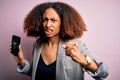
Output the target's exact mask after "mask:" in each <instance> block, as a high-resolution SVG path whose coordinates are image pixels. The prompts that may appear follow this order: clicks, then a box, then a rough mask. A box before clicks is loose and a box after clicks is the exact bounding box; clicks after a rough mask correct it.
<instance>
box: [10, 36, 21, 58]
mask: <svg viewBox="0 0 120 80" xmlns="http://www.w3.org/2000/svg"><path fill="white" fill-rule="evenodd" d="M20 41H21V38H20V37H19V36H16V35H12V49H11V53H12V54H13V55H15V56H18V52H19V44H20Z"/></svg>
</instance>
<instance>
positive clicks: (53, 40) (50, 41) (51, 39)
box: [47, 37, 60, 47]
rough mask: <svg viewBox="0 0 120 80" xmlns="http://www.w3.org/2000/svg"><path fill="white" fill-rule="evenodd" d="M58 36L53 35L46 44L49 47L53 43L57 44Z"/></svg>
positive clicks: (53, 44)
mask: <svg viewBox="0 0 120 80" xmlns="http://www.w3.org/2000/svg"><path fill="white" fill-rule="evenodd" d="M59 40H60V38H59V37H54V38H49V39H48V42H47V45H48V46H50V47H53V46H55V45H58V43H59Z"/></svg>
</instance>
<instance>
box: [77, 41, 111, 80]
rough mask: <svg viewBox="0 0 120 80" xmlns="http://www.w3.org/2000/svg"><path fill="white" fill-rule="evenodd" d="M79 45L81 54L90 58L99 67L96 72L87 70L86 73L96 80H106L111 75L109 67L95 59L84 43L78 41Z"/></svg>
mask: <svg viewBox="0 0 120 80" xmlns="http://www.w3.org/2000/svg"><path fill="white" fill-rule="evenodd" d="M78 44H79V45H80V50H81V53H82V54H84V55H88V56H90V57H91V58H92V59H93V60H94V61H95V62H96V64H97V65H98V70H97V71H96V72H92V71H90V70H88V69H87V70H86V72H87V73H88V74H89V75H90V76H92V77H93V78H94V79H96V80H104V79H105V78H106V77H107V76H108V73H109V70H108V66H107V65H106V64H105V63H104V62H102V61H101V60H99V59H95V57H93V56H92V55H91V54H90V52H89V51H88V49H87V47H86V44H85V43H84V42H82V41H78Z"/></svg>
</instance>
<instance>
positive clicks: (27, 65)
mask: <svg viewBox="0 0 120 80" xmlns="http://www.w3.org/2000/svg"><path fill="white" fill-rule="evenodd" d="M35 46H36V42H34V44H33V50H32V56H33V55H34V50H35ZM16 69H17V71H18V72H19V73H22V74H26V75H29V76H31V74H32V62H31V63H30V62H29V61H27V60H26V62H25V66H24V67H23V68H21V66H20V65H19V64H18V65H17V68H16Z"/></svg>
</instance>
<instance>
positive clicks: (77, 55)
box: [62, 42, 86, 65]
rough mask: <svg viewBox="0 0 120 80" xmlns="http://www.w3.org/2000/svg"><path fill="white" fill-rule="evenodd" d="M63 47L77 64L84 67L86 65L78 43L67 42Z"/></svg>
mask: <svg viewBox="0 0 120 80" xmlns="http://www.w3.org/2000/svg"><path fill="white" fill-rule="evenodd" d="M62 47H63V48H64V49H65V52H66V55H67V56H70V57H71V58H72V59H73V60H74V61H75V62H78V63H80V64H82V65H84V64H86V59H85V56H84V55H83V54H82V53H81V51H80V48H79V46H78V43H77V42H67V43H65V44H63V46H62Z"/></svg>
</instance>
